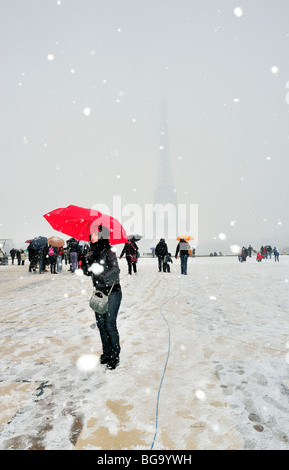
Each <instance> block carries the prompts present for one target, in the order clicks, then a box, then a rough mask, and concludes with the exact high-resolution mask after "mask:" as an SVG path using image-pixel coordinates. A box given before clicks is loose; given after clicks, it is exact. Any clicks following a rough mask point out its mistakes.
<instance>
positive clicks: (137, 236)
mask: <svg viewBox="0 0 289 470" xmlns="http://www.w3.org/2000/svg"><path fill="white" fill-rule="evenodd" d="M127 238H129V239H130V240H132V239H133V238H134V239H135V241H136V242H138V241H140V239H141V238H142V235H138V234H137V233H136V234H133V233H132V234H131V235H128V237H127Z"/></svg>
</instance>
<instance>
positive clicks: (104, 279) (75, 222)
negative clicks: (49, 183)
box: [44, 205, 127, 369]
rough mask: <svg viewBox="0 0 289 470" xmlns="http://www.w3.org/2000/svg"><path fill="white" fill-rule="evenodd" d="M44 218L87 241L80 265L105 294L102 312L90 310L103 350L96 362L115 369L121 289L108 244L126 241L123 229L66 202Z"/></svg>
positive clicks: (92, 211)
mask: <svg viewBox="0 0 289 470" xmlns="http://www.w3.org/2000/svg"><path fill="white" fill-rule="evenodd" d="M44 217H45V219H46V220H47V221H48V222H49V223H50V225H51V226H52V227H53V228H54V230H57V231H59V232H62V233H65V234H66V235H69V236H70V237H75V239H76V240H81V241H89V242H90V251H89V252H88V253H87V254H86V256H85V257H84V259H83V262H82V265H81V268H82V270H83V273H84V274H86V275H88V276H91V278H92V283H93V286H94V287H95V289H96V290H98V291H101V293H102V294H104V295H106V296H108V310H107V311H106V313H97V312H96V309H95V310H94V311H95V318H96V323H97V326H98V329H99V332H100V337H101V342H102V349H103V353H102V355H101V356H100V362H101V364H106V366H107V367H108V368H109V369H115V368H116V367H117V366H118V364H119V354H120V341H119V333H118V329H117V315H118V311H119V307H120V303H121V299H122V291H121V286H120V281H119V273H120V269H119V266H118V262H117V257H116V254H115V252H114V251H113V250H112V248H111V245H116V244H120V243H126V242H127V236H126V232H125V230H124V228H123V227H122V225H121V224H120V223H119V222H118V220H116V219H115V218H114V217H111V216H109V215H106V214H102V213H101V212H100V211H98V210H96V209H88V208H84V207H79V206H74V205H70V206H67V207H65V208H61V207H60V208H58V209H55V210H53V211H51V212H48V213H47V214H44ZM92 297H94V296H92Z"/></svg>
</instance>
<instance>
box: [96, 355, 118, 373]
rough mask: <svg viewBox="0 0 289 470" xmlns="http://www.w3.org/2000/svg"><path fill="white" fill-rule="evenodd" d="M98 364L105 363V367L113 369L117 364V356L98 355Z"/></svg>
mask: <svg viewBox="0 0 289 470" xmlns="http://www.w3.org/2000/svg"><path fill="white" fill-rule="evenodd" d="M100 364H106V367H107V369H110V370H113V369H116V367H117V366H118V365H119V357H110V356H106V355H105V354H102V355H101V356H100Z"/></svg>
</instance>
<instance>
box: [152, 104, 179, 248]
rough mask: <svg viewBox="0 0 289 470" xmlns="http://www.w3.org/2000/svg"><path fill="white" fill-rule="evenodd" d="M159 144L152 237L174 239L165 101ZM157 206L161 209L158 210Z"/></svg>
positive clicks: (173, 195)
mask: <svg viewBox="0 0 289 470" xmlns="http://www.w3.org/2000/svg"><path fill="white" fill-rule="evenodd" d="M159 142H160V146H159V166H158V175H157V186H156V189H155V191H154V207H155V208H156V215H155V219H154V221H153V226H154V239H158V238H165V239H166V241H168V240H175V239H176V233H175V231H176V228H175V227H176V222H177V217H178V215H177V213H178V206H177V193H176V191H175V189H174V183H173V173H172V168H171V160H170V149H169V135H168V119H167V102H166V100H165V99H162V100H161V102H160V140H159ZM159 207H161V209H160V210H159Z"/></svg>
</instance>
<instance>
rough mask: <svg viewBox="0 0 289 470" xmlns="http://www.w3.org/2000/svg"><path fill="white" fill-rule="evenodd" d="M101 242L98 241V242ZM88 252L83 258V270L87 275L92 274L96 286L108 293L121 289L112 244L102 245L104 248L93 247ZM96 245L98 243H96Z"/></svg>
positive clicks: (118, 270)
mask: <svg viewBox="0 0 289 470" xmlns="http://www.w3.org/2000/svg"><path fill="white" fill-rule="evenodd" d="M98 243H99V244H100V242H97V244H98ZM92 245H93V244H91V245H90V246H91V248H92V250H91V251H89V252H88V253H87V255H86V256H85V258H84V260H83V264H82V270H83V272H84V274H85V275H86V276H91V278H92V282H93V285H94V287H95V288H96V289H97V290H101V291H102V292H103V293H104V294H106V295H107V294H108V293H109V291H110V289H111V286H112V285H113V288H112V291H111V292H118V291H120V290H121V286H120V281H119V273H120V269H119V266H118V261H117V257H116V254H115V252H114V251H112V250H111V247H110V245H105V246H102V247H101V248H102V249H93V248H94V247H93V246H92ZM94 245H96V244H94Z"/></svg>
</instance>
